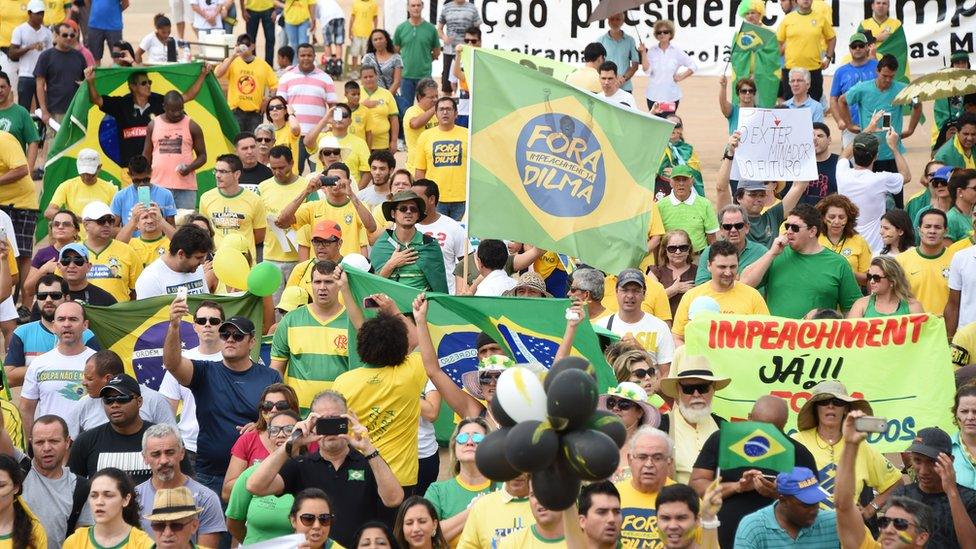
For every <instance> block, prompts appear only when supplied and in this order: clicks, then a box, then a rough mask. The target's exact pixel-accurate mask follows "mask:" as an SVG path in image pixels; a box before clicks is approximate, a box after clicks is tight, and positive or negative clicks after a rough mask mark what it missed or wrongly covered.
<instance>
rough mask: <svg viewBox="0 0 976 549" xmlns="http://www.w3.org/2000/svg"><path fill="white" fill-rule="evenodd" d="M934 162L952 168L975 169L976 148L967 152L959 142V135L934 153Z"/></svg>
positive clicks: (971, 148)
mask: <svg viewBox="0 0 976 549" xmlns="http://www.w3.org/2000/svg"><path fill="white" fill-rule="evenodd" d="M935 160H937V161H939V162H941V163H943V164H945V165H946V166H952V167H953V168H965V169H968V170H974V169H976V147H970V148H969V149H968V150H967V149H965V148H964V147H963V146H962V143H960V142H959V135H954V136H953V137H952V139H950V140H948V141H946V142H945V143H943V144H942V146H941V147H939V150H938V152H936V153H935Z"/></svg>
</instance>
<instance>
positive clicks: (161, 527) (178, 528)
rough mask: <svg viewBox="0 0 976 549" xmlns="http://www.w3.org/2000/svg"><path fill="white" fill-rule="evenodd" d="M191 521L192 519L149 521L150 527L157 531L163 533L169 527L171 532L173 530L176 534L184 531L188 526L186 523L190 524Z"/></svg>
mask: <svg viewBox="0 0 976 549" xmlns="http://www.w3.org/2000/svg"><path fill="white" fill-rule="evenodd" d="M190 522H191V521H186V522H175V521H170V522H151V523H149V527H150V528H152V529H153V532H156V533H158V534H162V533H163V532H165V531H166V528H167V527H169V531H170V532H173V533H174V534H178V533H180V532H182V531H183V529H184V528H186V525H187V524H190Z"/></svg>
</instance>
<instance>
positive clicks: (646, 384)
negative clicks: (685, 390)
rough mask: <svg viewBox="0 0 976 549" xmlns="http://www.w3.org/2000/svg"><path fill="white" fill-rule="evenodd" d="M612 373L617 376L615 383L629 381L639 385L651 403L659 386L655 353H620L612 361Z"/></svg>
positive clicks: (641, 351)
mask: <svg viewBox="0 0 976 549" xmlns="http://www.w3.org/2000/svg"><path fill="white" fill-rule="evenodd" d="M613 371H614V373H615V374H616V375H617V382H621V381H630V382H632V383H636V384H637V385H640V387H641V389H644V390H645V391H647V394H648V395H650V397H649V398H650V399H651V400H652V401H653V400H654V395H656V393H657V391H658V389H659V388H660V386H661V371H660V370H659V369H658V367H657V358H656V356H655V353H651V352H648V351H645V350H643V349H641V350H636V351H626V352H624V353H621V354H620V356H618V357H617V359H616V360H614V361H613ZM658 398H660V397H658Z"/></svg>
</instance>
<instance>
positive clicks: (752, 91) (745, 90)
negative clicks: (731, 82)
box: [739, 88, 756, 93]
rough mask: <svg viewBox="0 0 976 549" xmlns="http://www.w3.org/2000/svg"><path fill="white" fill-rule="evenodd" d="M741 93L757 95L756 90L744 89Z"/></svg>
mask: <svg viewBox="0 0 976 549" xmlns="http://www.w3.org/2000/svg"><path fill="white" fill-rule="evenodd" d="M739 93H756V90H754V89H752V88H742V89H740V90H739Z"/></svg>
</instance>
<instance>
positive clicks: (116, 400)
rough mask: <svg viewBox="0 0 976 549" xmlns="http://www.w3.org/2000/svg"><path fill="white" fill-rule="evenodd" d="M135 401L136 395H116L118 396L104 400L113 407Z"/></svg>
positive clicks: (103, 400)
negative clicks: (113, 405)
mask: <svg viewBox="0 0 976 549" xmlns="http://www.w3.org/2000/svg"><path fill="white" fill-rule="evenodd" d="M135 399H136V397H135V395H116V396H110V397H105V398H103V399H102V402H104V403H105V404H107V405H109V406H111V405H112V404H128V403H130V402H132V401H133V400H135Z"/></svg>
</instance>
